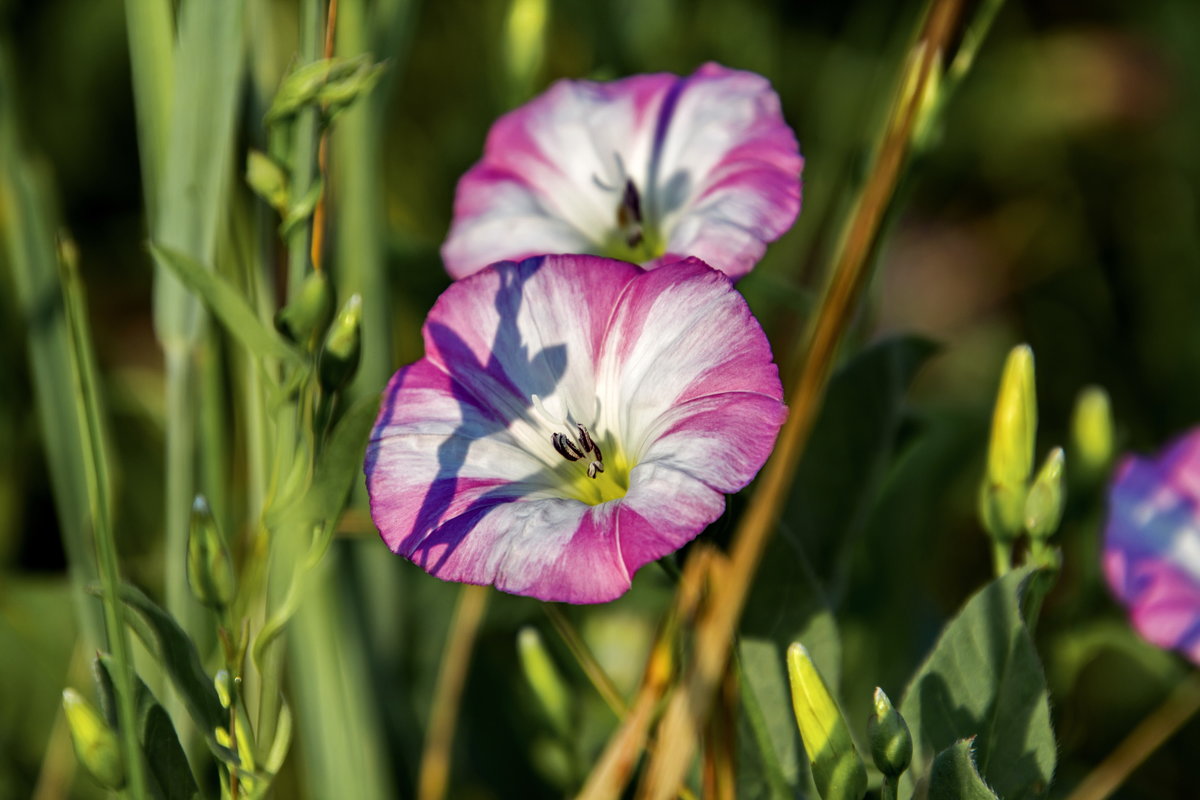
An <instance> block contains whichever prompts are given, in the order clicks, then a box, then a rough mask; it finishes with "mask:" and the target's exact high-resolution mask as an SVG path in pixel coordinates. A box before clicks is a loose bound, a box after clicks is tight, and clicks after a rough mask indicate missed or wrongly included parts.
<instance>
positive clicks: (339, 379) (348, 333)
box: [317, 294, 362, 392]
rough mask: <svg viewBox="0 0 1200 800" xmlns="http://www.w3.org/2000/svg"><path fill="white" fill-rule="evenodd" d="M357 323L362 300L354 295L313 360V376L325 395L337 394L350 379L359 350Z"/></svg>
mask: <svg viewBox="0 0 1200 800" xmlns="http://www.w3.org/2000/svg"><path fill="white" fill-rule="evenodd" d="M361 321H362V298H361V297H360V296H359V295H357V294H355V295H352V296H351V297H350V299H349V300H347V301H346V304H345V305H344V306H342V310H341V311H339V312H338V315H337V319H335V320H334V321H333V325H332V326H330V328H329V333H328V334H326V336H325V344H324V346H323V347H322V348H321V355H320V357H319V358H318V360H317V375H318V377H319V378H320V380H321V386H322V388H324V389H325V390H326V391H330V392H334V391H337V390H339V389H341V388H342V387H343V386H345V385H346V384H347V383H349V381H350V379H351V378H352V377H354V372H355V370H357V369H358V359H359V355H360V350H361V347H360V342H361V333H360V323H361Z"/></svg>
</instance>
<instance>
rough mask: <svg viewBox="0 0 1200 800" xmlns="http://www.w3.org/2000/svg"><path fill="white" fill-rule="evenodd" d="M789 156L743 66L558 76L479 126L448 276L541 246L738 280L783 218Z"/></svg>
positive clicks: (762, 83) (774, 110) (791, 213)
mask: <svg viewBox="0 0 1200 800" xmlns="http://www.w3.org/2000/svg"><path fill="white" fill-rule="evenodd" d="M803 163H804V162H803V159H802V158H801V157H800V153H799V150H798V148H797V145H796V137H795V136H794V135H793V134H792V131H791V129H790V128H789V127H788V126H787V123H785V122H784V121H783V116H782V114H781V113H780V109H779V97H778V95H776V94H775V92H774V90H772V89H771V85H770V83H768V82H767V80H766V79H765V78H763V77H762V76H760V75H755V74H754V73H752V72H740V71H737V70H731V69H726V68H725V67H722V66H720V65H718V64H705V65H704V66H702V67H701V68H700V69H698V70H697V71H696V72H695V74H693V75H691V76H689V77H686V78H680V77H678V76H676V75H670V74H664V73H659V74H654V75H636V76H634V77H631V78H625V79H623V80H618V81H612V82H611V83H593V82H591V81H571V80H563V81H559V82H557V83H555V84H554V85H553V86H551V87H550V88H549V89H548V90H547V91H546V92H545V93H543V94H542V95H540V96H538V97H536V98H534V99H533V100H531V101H530V102H529V103H527V104H525V105H524V106H521V107H520V108H518V109H516V110H514V111H511V112H509V113H508V114H505V115H504V116H503V117H501V118H500V119H499V120H497V121H496V123H495V125H493V126H492V129H491V132H490V133H489V134H488V138H487V143H486V145H485V146H484V154H483V159H482V160H481V161H479V163H477V164H476V165H475V166H474V167H472V168H471V169H470V170H469V171H468V172H467V173H466V175H464V176H463V178H462V180H461V181H459V184H458V192H457V194H456V196H455V201H454V224H453V225H452V226H451V228H450V234H449V236H448V237H447V238H446V242H445V244H443V245H442V259H443V260H444V261H445V263H446V269H447V270H448V271H449V272H450V274H451V275H452V276H453V277H455V278H461V277H463V276H465V275H470V274H471V273H473V272H475V271H477V270H479V269H482V268H483V267H485V266H487V265H488V264H491V263H492V262H493V261H496V260H497V259H498V258H503V259H513V260H516V259H520V258H525V257H528V256H534V255H539V254H542V253H592V254H596V255H604V256H609V257H612V258H620V259H623V260H625V261H633V262H636V263H639V264H642V265H644V266H646V267H655V266H659V265H660V264H664V263H669V262H671V261H677V260H679V259H680V258H683V257H687V256H694V257H696V258H699V259H702V260H703V261H705V262H707V263H708V264H710V265H712V266H713V267H716V268H717V269H719V270H721V271H723V272H725V273H726V274H727V275H729V276H730V277H732V278H735V279H736V278H740V277H741V276H743V275H745V274H746V273H747V272H749V271H750V269H751V268H752V267H753V266H754V265H755V263H756V262H757V261H758V260H759V258H761V257H762V254H763V251H764V250H765V249H766V245H767V243H768V242H771V241H774V240H775V239H776V238H778V237H779V236H780V235H781V234H782V233H783V232H784V231H786V230H787V229H788V228H789V227H791V225H792V222H794V221H795V219H796V215H797V214H798V213H799V211H800V170H801V167H802V166H803ZM497 248H500V249H499V250H498V249H497Z"/></svg>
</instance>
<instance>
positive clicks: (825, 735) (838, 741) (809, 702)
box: [787, 643, 867, 800]
mask: <svg viewBox="0 0 1200 800" xmlns="http://www.w3.org/2000/svg"><path fill="white" fill-rule="evenodd" d="M787 667H788V678H789V679H790V681H791V686H792V710H793V711H794V712H795V714H796V724H797V725H798V726H799V728H800V739H801V741H803V743H804V751H805V752H806V753H808V760H809V762H810V763H811V764H812V774H813V782H814V783H815V784H816V786H817V792H818V793H819V794H820V795H821V798H822V800H862V797H863V795H865V794H866V792H867V768H866V766H865V765H864V764H863V760H862V757H861V756H859V754H858V749H857V748H855V746H854V740H853V739H852V738H851V736H850V728H849V727H848V726H847V725H846V720H845V719H844V718H843V717H842V712H841V710H840V709H838V706H837V703H836V702H834V699H833V697H832V696H831V695H830V694H829V689H828V688H826V686H825V681H823V680H822V679H821V675H820V673H819V672H817V667H816V665H815V664H813V661H812V658H810V657H809V655H808V651H807V650H805V649H804V646H803V645H801V644H799V643H793V644H792V646H791V647H789V648H788V651H787Z"/></svg>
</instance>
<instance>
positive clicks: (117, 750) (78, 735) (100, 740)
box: [63, 689, 125, 789]
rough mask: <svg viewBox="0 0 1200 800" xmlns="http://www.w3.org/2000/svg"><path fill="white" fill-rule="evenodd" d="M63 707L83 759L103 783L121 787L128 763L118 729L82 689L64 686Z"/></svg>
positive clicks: (94, 775)
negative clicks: (124, 758) (84, 696)
mask: <svg viewBox="0 0 1200 800" xmlns="http://www.w3.org/2000/svg"><path fill="white" fill-rule="evenodd" d="M63 711H64V712H65V713H66V715H67V727H68V728H70V729H71V740H72V741H73V742H74V743H75V754H76V756H78V758H79V763H81V764H83V766H84V767H86V768H87V771H88V772H90V773H92V776H93V777H94V778H95V779H96V780H97V781H99V782H100V785H102V786H104V787H105V788H108V789H120V788H121V787H122V786H124V785H125V764H124V762H123V761H121V746H120V744H119V743H118V742H117V734H116V732H115V731H114V730H113V729H112V728H110V727H109V726H108V724H107V723H106V722H105V721H104V719H103V718H102V717H101V716H100V714H99V712H98V711H96V709H95V707H93V706H92V704H91V703H89V702H88V701H87V700H85V699H84V698H83V696H82V695H81V694H79V692H77V691H75V690H74V689H63Z"/></svg>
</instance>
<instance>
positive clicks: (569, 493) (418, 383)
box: [365, 256, 786, 603]
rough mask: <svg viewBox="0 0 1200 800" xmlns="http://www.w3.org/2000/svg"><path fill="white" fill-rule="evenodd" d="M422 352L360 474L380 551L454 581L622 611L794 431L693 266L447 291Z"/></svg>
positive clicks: (572, 261)
mask: <svg viewBox="0 0 1200 800" xmlns="http://www.w3.org/2000/svg"><path fill="white" fill-rule="evenodd" d="M424 337H425V357H424V358H422V359H421V360H420V361H417V362H416V363H414V364H411V365H409V366H407V367H404V368H403V369H401V370H400V371H399V372H397V373H396V375H395V376H394V377H393V378H392V380H391V383H390V384H389V385H388V388H387V390H386V392H385V394H384V402H383V408H382V409H381V411H380V413H379V418H378V420H377V421H376V423H375V429H374V431H373V433H372V435H371V440H370V442H369V444H368V447H367V458H366V465H365V471H366V474H367V488H368V490H369V492H370V496H371V514H372V517H373V518H374V520H375V524H376V525H377V526H378V528H379V531H380V533H381V534H382V535H383V538H384V540H385V541H386V542H387V544H388V546H389V547H391V549H392V550H394V551H395V552H397V553H400V554H401V555H403V556H405V557H407V558H409V559H410V560H412V561H413V562H415V563H416V564H418V565H419V566H421V567H422V568H423V569H425V570H426V571H427V572H429V573H431V574H433V575H436V576H437V577H439V578H443V579H446V580H453V581H462V582H465V583H476V584H492V585H495V586H496V587H497V588H498V589H501V590H503V591H506V592H512V593H514V594H523V595H530V596H533V597H538V598H541V599H543V600H553V601H566V602H573V603H591V602H602V601H605V600H610V599H612V598H615V597H617V596H618V595H620V594H622V593H623V592H625V590H627V589H628V588H629V585H630V578H631V576H632V575H633V573H634V572H635V571H637V569H638V568H640V567H641V566H642V565H644V564H646V563H648V562H650V561H653V560H655V559H658V558H661V557H662V556H664V555H667V554H668V553H670V552H672V551H674V550H676V549H678V548H679V547H681V546H682V545H683V544H685V543H686V542H688V541H689V540H691V539H692V538H693V537H695V536H696V534H698V533H700V531H702V530H703V529H704V527H705V526H706V525H708V524H709V523H710V522H712V521H713V520H715V519H716V518H717V517H718V516H720V514H721V513H722V511H723V510H724V508H725V498H724V495H725V494H726V493H728V492H734V491H737V490H738V489H740V488H742V487H743V486H745V485H746V484H747V483H748V482H749V481H750V479H751V478H753V477H754V475H755V473H756V472H757V471H758V469H759V468H760V467H761V466H762V464H763V462H764V461H765V460H766V458H767V456H768V455H769V454H770V452H771V449H772V447H773V446H774V443H775V437H776V435H777V433H778V430H779V426H780V425H781V424H782V422H783V419H784V416H785V415H786V409H785V407H784V406H783V404H782V402H781V397H782V387H781V386H780V383H779V376H778V371H777V369H776V367H775V364H774V363H773V362H772V360H771V351H770V346H769V345H768V343H767V340H766V337H765V336H764V335H763V332H762V329H761V328H760V327H759V325H758V322H757V321H756V320H755V319H754V317H753V316H751V314H750V310H749V308H748V307H747V306H746V302H745V300H744V299H743V298H742V296H741V295H740V294H738V292H737V291H736V290H735V289H734V288H733V286H732V284H731V283H730V281H729V279H728V278H727V277H726V276H724V275H722V274H721V273H719V272H717V271H715V270H713V269H711V268H710V267H708V266H707V265H706V264H703V263H702V262H699V261H696V260H694V259H689V260H687V261H683V262H678V263H675V264H672V265H668V266H664V267H662V268H660V269H657V270H654V271H651V272H647V271H645V270H643V269H641V268H639V267H637V266H634V265H633V264H628V263H624V262H621V261H614V260H611V259H604V258H597V257H593V256H544V257H539V258H532V259H527V260H525V261H522V262H521V263H519V264H518V263H513V262H503V263H499V264H495V265H493V266H491V267H489V268H487V269H485V270H483V271H481V272H479V273H478V274H476V275H474V276H472V277H470V278H467V279H465V280H462V281H459V282H457V283H455V284H453V285H451V286H450V288H449V289H447V290H446V292H445V293H444V294H443V295H442V296H441V298H440V299H439V300H438V302H437V303H436V304H435V305H434V307H433V309H432V310H431V311H430V313H429V317H428V318H427V319H426V321H425V327H424Z"/></svg>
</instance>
